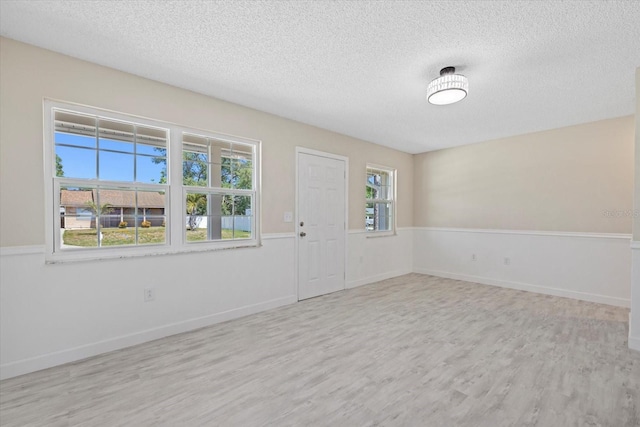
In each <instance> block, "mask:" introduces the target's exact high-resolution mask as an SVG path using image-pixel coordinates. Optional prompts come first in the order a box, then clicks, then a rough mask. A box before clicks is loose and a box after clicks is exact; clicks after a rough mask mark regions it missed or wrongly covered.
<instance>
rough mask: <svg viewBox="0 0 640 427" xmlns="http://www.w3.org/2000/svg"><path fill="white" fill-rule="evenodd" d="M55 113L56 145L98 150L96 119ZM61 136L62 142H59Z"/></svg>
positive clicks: (73, 114)
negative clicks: (63, 144)
mask: <svg viewBox="0 0 640 427" xmlns="http://www.w3.org/2000/svg"><path fill="white" fill-rule="evenodd" d="M54 111H55V133H56V143H61V144H62V143H65V144H66V143H70V144H72V145H77V146H82V147H90V148H96V118H95V117H93V116H85V115H82V114H76V113H69V112H66V111H59V110H54ZM58 135H60V138H61V139H60V140H58Z"/></svg>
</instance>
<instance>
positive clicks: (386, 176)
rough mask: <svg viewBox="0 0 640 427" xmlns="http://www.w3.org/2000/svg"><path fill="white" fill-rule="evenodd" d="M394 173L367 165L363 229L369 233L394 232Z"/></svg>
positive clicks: (391, 170) (384, 168) (387, 169)
mask: <svg viewBox="0 0 640 427" xmlns="http://www.w3.org/2000/svg"><path fill="white" fill-rule="evenodd" d="M394 178H395V171H394V170H393V169H390V168H386V167H382V166H374V165H367V182H366V188H365V191H366V193H365V194H366V207H365V228H366V230H367V231H371V232H393V231H395V202H394V199H395V195H394V193H395V183H394Z"/></svg>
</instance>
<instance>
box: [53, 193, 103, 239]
mask: <svg viewBox="0 0 640 427" xmlns="http://www.w3.org/2000/svg"><path fill="white" fill-rule="evenodd" d="M94 199H95V191H94V190H91V189H80V188H76V187H62V188H61V189H60V207H59V212H60V228H61V230H64V231H62V249H68V248H72V247H92V246H93V247H95V246H98V237H97V233H96V231H97V230H96V217H95V213H94V211H93V209H92V207H93V200H94Z"/></svg>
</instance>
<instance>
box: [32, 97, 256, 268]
mask: <svg viewBox="0 0 640 427" xmlns="http://www.w3.org/2000/svg"><path fill="white" fill-rule="evenodd" d="M56 109H58V110H67V111H69V112H72V113H79V114H86V115H92V116H99V117H101V118H105V119H111V120H116V121H123V122H129V123H131V122H133V123H135V124H139V125H146V126H150V127H155V128H161V129H166V130H167V137H168V139H167V178H168V184H166V191H165V197H166V208H165V209H166V210H167V211H166V212H165V217H166V224H167V225H166V239H165V243H164V244H157V245H136V246H133V245H132V246H118V247H95V248H94V247H91V248H78V249H65V250H62V249H61V248H60V230H61V227H60V220H59V215H60V212H59V207H60V191H59V190H60V183H59V181H60V178H59V177H56V176H55V153H56V151H55V149H56V147H55V137H54V134H55V116H54V115H55V110H56ZM43 119H44V120H43V145H44V156H43V162H44V193H45V194H44V201H45V209H44V211H45V222H44V228H45V245H46V251H45V262H46V263H47V264H55V263H61V262H70V261H92V260H101V259H113V258H130V257H138V256H155V255H167V254H180V253H189V252H206V251H215V250H224V249H232V248H244V247H260V246H262V242H261V215H262V205H261V166H262V164H261V162H262V155H261V154H262V153H261V149H262V141H260V140H255V139H251V138H245V137H238V136H234V135H229V134H224V133H220V132H212V131H208V130H203V129H199V128H193V127H187V126H183V125H179V124H176V123H173V122H168V121H161V120H155V119H150V118H147V117H142V116H138V115H135V114H127V113H121V112H115V111H112V110H108V109H102V108H97V107H91V106H86V105H82V104H77V103H72V102H64V101H58V100H53V99H48V98H45V99H44V101H43ZM183 133H190V134H197V135H203V136H207V137H209V138H214V139H218V140H221V141H226V142H230V143H236V144H245V145H250V146H253V155H254V158H253V160H252V161H253V168H254V171H253V189H252V190H245V191H249V192H250V193H251V195H252V196H254V201H253V206H252V228H253V230H254V231H253V237H252V238H251V239H238V240H231V239H230V240H215V241H204V242H197V244H193V242H191V243H188V242H187V241H186V226H184V224H186V220H187V218H186V216H187V214H186V200H185V197H184V195H185V194H186V191H187V190H186V189H187V188H189V187H186V186H184V185H183V183H182V135H183ZM176 153H177V154H176ZM64 180H65V181H75V182H79V183H86V184H88V185H96V184H99V185H102V186H113V187H129V188H131V189H133V188H140V189H144V188H151V187H153V188H157V187H158V185H157V184H147V183H141V182H127V181H124V182H120V181H100V180H97V179H95V180H83V179H74V178H64ZM56 191H57V193H56ZM234 191H238V190H234ZM56 194H57V195H56ZM176 216H178V217H180V218H181V219H180V220H176V219H175V218H176ZM181 224H182V226H181Z"/></svg>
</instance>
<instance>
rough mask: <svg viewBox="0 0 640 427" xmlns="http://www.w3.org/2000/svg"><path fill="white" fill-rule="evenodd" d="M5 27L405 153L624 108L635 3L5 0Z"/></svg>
mask: <svg viewBox="0 0 640 427" xmlns="http://www.w3.org/2000/svg"><path fill="white" fill-rule="evenodd" d="M0 33H1V34H2V35H3V36H6V37H9V38H12V39H16V40H20V41H24V42H26V43H30V44H34V45H36V46H41V47H44V48H47V49H51V50H54V51H57V52H62V53H64V54H67V55H71V56H74V57H77V58H81V59H85V60H88V61H91V62H95V63H98V64H102V65H106V66H109V67H113V68H116V69H119V70H123V71H127V72H129V73H133V74H136V75H140V76H144V77H148V78H150V79H154V80H158V81H162V82H166V83H169V84H172V85H175V86H179V87H182V88H186V89H190V90H193V91H196V92H200V93H204V94H207V95H211V96H214V97H217V98H221V99H224V100H228V101H232V102H235V103H238V104H242V105H246V106H249V107H253V108H256V109H259V110H263V111H267V112H270V113H274V114H277V115H280V116H283V117H287V118H291V119H294V120H298V121H301V122H304V123H309V124H312V125H316V126H319V127H322V128H326V129H331V130H333V131H336V132H340V133H343V134H347V135H351V136H354V137H357V138H361V139H364V140H368V141H371V142H375V143H378V144H382V145H387V146H390V147H394V148H397V149H399V150H403V151H406V152H409V153H419V152H424V151H429V150H435V149H439V148H445V147H452V146H457V145H462V144H469V143H474V142H479V141H484V140H488V139H493V138H499V137H505V136H510V135H517V134H522V133H526V132H532V131H538V130H544V129H551V128H556V127H561V126H566V125H572V124H578V123H584V122H589V121H593V120H600V119H605V118H610V117H617V116H623V115H628V114H633V113H634V107H635V88H634V76H635V69H636V68H637V67H638V66H640V2H638V1H619V2H610V1H602V0H599V1H593V2H589V1H579V2H574V1H562V2H560V1H558V2H542V1H531V2H529V1H519V2H515V1H514V2H511V1H508V2H490V1H484V2H481V1H448V2H419V1H407V2H403V1H358V2H356V1H332V2H330V1H315V2H306V1H304V2H303V1H299V2H294V1H282V2H276V1H265V2H258V1H250V2H245V1H223V2H214V1H131V0H130V1H4V0H3V1H2V2H1V3H0ZM448 65H453V66H456V67H457V70H458V72H460V73H462V74H465V75H466V76H467V77H468V78H469V96H468V97H467V98H466V99H465V100H463V101H462V102H460V103H458V104H454V105H450V106H444V107H437V106H433V105H430V104H428V103H427V101H426V100H425V94H426V88H427V84H428V83H429V81H430V80H431V79H433V78H435V77H436V76H437V75H438V72H439V70H440V68H442V67H444V66H448Z"/></svg>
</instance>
